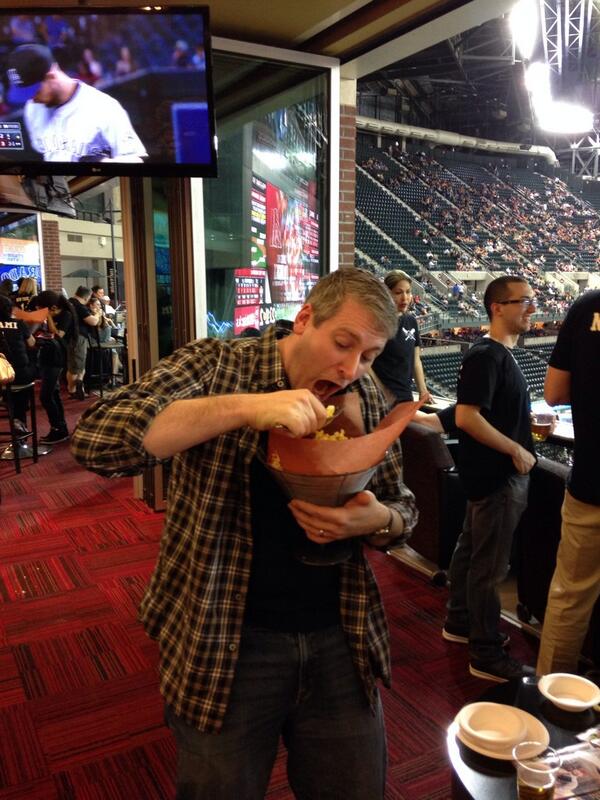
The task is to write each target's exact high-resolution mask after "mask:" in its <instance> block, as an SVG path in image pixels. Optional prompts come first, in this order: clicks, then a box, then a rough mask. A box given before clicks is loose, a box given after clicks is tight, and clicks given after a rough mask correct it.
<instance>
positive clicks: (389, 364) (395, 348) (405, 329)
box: [373, 314, 421, 402]
mask: <svg viewBox="0 0 600 800" xmlns="http://www.w3.org/2000/svg"><path fill="white" fill-rule="evenodd" d="M420 346H421V337H420V336H419V326H418V325H417V319H416V317H415V315H414V314H401V315H400V316H399V317H398V331H397V332H396V335H395V336H394V338H393V339H389V340H388V341H387V342H386V345H385V347H384V349H383V351H382V352H381V353H380V354H379V355H378V356H377V358H376V359H375V361H374V362H373V372H374V373H375V374H376V375H377V377H378V378H379V380H380V381H381V382H382V383H384V384H385V385H386V386H387V387H388V389H390V391H392V392H393V393H394V395H395V396H396V399H397V400H399V401H400V402H403V401H404V400H412V399H413V395H412V379H413V368H414V363H415V347H420Z"/></svg>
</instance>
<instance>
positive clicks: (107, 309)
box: [92, 284, 116, 316]
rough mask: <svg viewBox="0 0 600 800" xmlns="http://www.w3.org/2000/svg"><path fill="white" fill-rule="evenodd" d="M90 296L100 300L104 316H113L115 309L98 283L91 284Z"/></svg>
mask: <svg viewBox="0 0 600 800" xmlns="http://www.w3.org/2000/svg"><path fill="white" fill-rule="evenodd" d="M92 298H97V299H98V300H99V301H100V303H101V306H102V311H103V313H104V315H105V316H113V315H114V314H116V310H115V309H114V308H113V307H112V306H111V304H110V297H109V296H108V295H107V294H106V292H105V291H104V289H103V287H102V286H100V284H96V285H95V286H92Z"/></svg>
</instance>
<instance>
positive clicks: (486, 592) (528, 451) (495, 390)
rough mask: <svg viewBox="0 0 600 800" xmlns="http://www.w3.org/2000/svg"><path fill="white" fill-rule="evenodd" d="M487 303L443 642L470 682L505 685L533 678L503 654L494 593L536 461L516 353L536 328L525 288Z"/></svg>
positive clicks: (463, 451)
mask: <svg viewBox="0 0 600 800" xmlns="http://www.w3.org/2000/svg"><path fill="white" fill-rule="evenodd" d="M484 305H485V308H486V311H487V313H488V316H489V319H490V330H489V335H488V336H485V337H483V338H482V339H479V340H478V341H477V342H476V343H475V344H474V345H473V346H472V347H471V348H470V349H469V350H468V351H467V353H466V354H465V356H464V358H463V362H462V364H461V367H460V372H459V377H458V387H457V401H456V408H455V419H456V426H457V427H458V429H459V448H458V471H459V475H460V480H461V483H462V484H463V486H464V488H465V491H466V494H467V507H466V512H465V519H464V522H463V528H462V532H461V534H460V536H459V538H458V541H457V543H456V547H455V550H454V554H453V556H452V560H451V563H450V568H449V570H448V577H449V580H450V596H449V600H448V616H447V619H446V622H445V623H444V629H443V632H442V634H443V637H444V638H445V639H447V640H448V641H452V642H468V644H469V655H470V664H469V670H470V672H471V674H472V675H475V676H477V677H479V678H484V679H486V680H491V681H496V682H499V683H501V682H504V681H507V680H510V679H511V678H517V679H518V678H522V677H523V676H525V675H528V674H533V669H532V668H530V667H527V666H524V665H523V664H521V663H519V662H518V661H516V660H515V659H513V658H510V657H509V656H508V655H507V654H506V652H505V651H504V647H503V646H504V644H505V642H506V637H505V635H504V634H502V633H501V632H500V630H499V623H500V608H501V607H500V598H499V594H498V587H499V585H500V583H501V581H502V580H503V579H504V578H505V577H506V574H507V573H508V567H509V559H510V552H511V545H512V540H513V534H514V531H515V529H516V527H517V524H518V522H519V519H520V518H521V515H522V513H523V511H524V510H525V508H526V506H527V495H528V489H529V472H530V470H531V469H532V467H533V466H534V464H535V462H536V458H535V455H534V450H533V441H532V438H531V424H530V417H529V408H530V400H529V392H528V387H527V382H526V380H525V377H524V376H523V373H522V372H521V370H520V368H519V365H518V364H517V362H516V359H515V357H514V355H513V354H512V352H511V350H512V348H513V347H514V346H515V344H516V343H517V340H518V337H519V335H521V334H523V333H525V332H526V331H528V330H529V328H530V326H531V315H532V314H533V312H534V310H535V299H534V294H533V290H532V289H531V287H530V286H529V284H528V283H527V282H526V281H525V280H523V279H522V278H520V277H518V276H510V275H505V276H503V277H501V278H496V279H495V280H493V281H492V282H491V283H490V284H489V286H488V287H487V289H486V291H485V295H484Z"/></svg>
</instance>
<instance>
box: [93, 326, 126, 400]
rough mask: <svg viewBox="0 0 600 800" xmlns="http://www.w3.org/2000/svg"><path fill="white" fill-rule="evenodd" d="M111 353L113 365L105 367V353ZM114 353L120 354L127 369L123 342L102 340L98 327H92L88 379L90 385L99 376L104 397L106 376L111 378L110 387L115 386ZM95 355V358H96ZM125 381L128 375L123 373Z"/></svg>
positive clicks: (101, 392) (100, 390)
mask: <svg viewBox="0 0 600 800" xmlns="http://www.w3.org/2000/svg"><path fill="white" fill-rule="evenodd" d="M105 353H110V358H111V366H110V369H109V370H105V369H104V363H103V360H104V354H105ZM113 353H116V354H117V355H119V356H120V358H121V361H122V363H123V370H124V371H125V364H126V361H127V350H126V347H125V344H124V343H123V342H118V341H116V340H114V339H113V340H112V341H110V340H109V341H106V342H101V341H100V335H99V331H98V328H92V331H91V337H90V346H89V355H90V360H89V362H88V366H89V370H88V369H87V368H86V381H87V383H88V386H89V385H90V384H91V383H92V381H93V380H94V379H95V378H97V379H98V382H99V387H98V388H99V394H100V397H104V378H105V377H106V378H109V380H110V383H109V386H110V388H114V387H115V383H116V378H117V374H116V373H115V372H114V371H113V367H112V357H113ZM94 356H95V358H94ZM123 379H124V382H126V375H125V372H124V375H123Z"/></svg>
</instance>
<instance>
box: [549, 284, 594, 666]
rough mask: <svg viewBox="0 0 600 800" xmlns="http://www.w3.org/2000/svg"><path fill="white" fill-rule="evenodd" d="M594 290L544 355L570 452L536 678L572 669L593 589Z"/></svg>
mask: <svg viewBox="0 0 600 800" xmlns="http://www.w3.org/2000/svg"><path fill="white" fill-rule="evenodd" d="M598 365H600V291H593V292H586V293H585V294H584V295H583V296H582V297H580V298H579V299H578V300H576V301H575V302H574V303H573V305H572V306H571V309H570V310H569V313H568V314H567V317H566V319H565V321H564V323H563V326H562V328H561V329H560V333H559V334H558V339H557V341H556V345H555V347H554V351H553V353H552V356H551V357H550V366H549V367H548V372H547V374H546V382H545V385H544V397H545V398H546V401H547V402H548V403H550V404H551V405H556V404H557V403H571V409H572V412H573V429H574V434H575V453H574V459H573V469H572V471H571V475H570V477H569V483H568V486H567V492H566V495H565V501H564V504H563V508H562V531H561V540H560V545H559V548H558V555H557V562H556V569H555V572H554V576H553V578H552V583H551V584H550V592H549V594H548V606H547V608H546V614H545V616H544V629H543V631H542V641H541V644H540V653H539V657H538V663H537V671H538V673H539V674H540V675H543V674H547V673H549V672H575V671H576V670H577V664H578V660H579V653H580V651H581V645H582V644H583V640H584V638H585V635H586V633H587V629H588V624H589V621H590V616H591V613H592V609H593V607H594V603H595V602H596V600H597V598H598V595H599V594H600V480H599V478H598V453H600V414H598V397H599V395H600V371H599V369H598Z"/></svg>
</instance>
